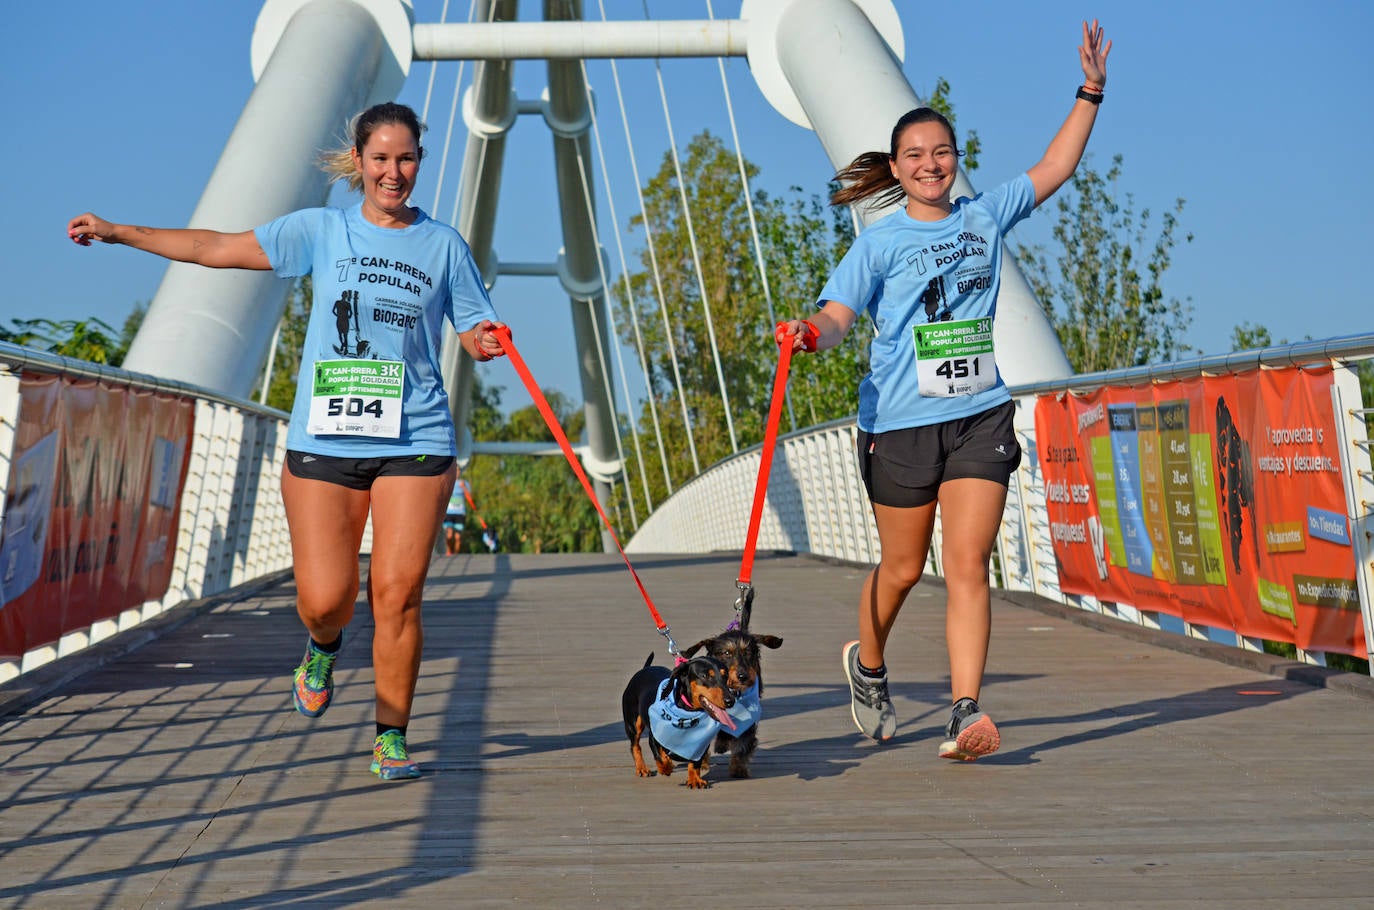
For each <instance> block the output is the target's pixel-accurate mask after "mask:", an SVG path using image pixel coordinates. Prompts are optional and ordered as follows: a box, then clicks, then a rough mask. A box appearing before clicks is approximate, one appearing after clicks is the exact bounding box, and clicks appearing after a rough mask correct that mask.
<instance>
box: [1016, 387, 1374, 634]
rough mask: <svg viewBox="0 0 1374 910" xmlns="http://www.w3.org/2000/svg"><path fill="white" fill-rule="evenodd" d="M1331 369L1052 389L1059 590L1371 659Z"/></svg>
mask: <svg viewBox="0 0 1374 910" xmlns="http://www.w3.org/2000/svg"><path fill="white" fill-rule="evenodd" d="M1332 383H1333V374H1332V371H1331V369H1330V367H1322V368H1317V369H1307V368H1298V367H1289V368H1284V369H1274V370H1256V371H1252V372H1249V373H1245V374H1241V375H1231V376H1216V377H1210V376H1209V377H1199V378H1196V379H1189V380H1178V381H1173V382H1165V383H1158V384H1155V385H1152V386H1143V387H1133V388H1112V387H1109V388H1103V389H1099V390H1097V391H1095V392H1093V393H1092V394H1089V395H1086V396H1081V397H1080V396H1076V395H1068V394H1061V395H1058V396H1042V397H1041V398H1040V399H1039V400H1038V401H1037V403H1036V408H1035V429H1036V445H1037V451H1038V455H1039V462H1040V469H1041V471H1042V472H1043V476H1044V480H1045V490H1046V500H1047V505H1048V510H1049V518H1050V532H1051V538H1052V540H1053V543H1054V553H1055V559H1056V562H1057V563H1058V570H1059V586H1060V589H1061V590H1063V591H1064V592H1066V593H1070V594H1086V595H1091V596H1094V597H1096V598H1098V599H1099V600H1103V601H1110V602H1113V603H1125V604H1131V605H1133V606H1135V607H1138V608H1140V609H1143V610H1155V611H1160V612H1163V613H1168V614H1171V615H1174V616H1178V617H1180V618H1182V619H1184V620H1186V621H1188V622H1191V623H1197V624H1199V625H1207V626H1215V627H1220V628H1229V629H1234V630H1235V631H1236V632H1238V633H1240V634H1241V635H1245V636H1252V637H1258V638H1265V639H1269V640H1271V641H1285V642H1291V643H1293V644H1295V645H1297V646H1298V647H1300V648H1304V649H1309V650H1315V651H1331V652H1337V653H1344V654H1358V655H1360V656H1363V655H1364V654H1366V653H1368V652H1367V651H1366V650H1365V645H1364V635H1365V631H1364V628H1363V621H1362V617H1361V615H1360V604H1359V594H1358V591H1357V588H1356V582H1355V556H1354V551H1353V550H1352V548H1351V539H1350V522H1349V520H1348V518H1347V513H1346V501H1345V492H1344V479H1343V477H1342V474H1341V464H1340V457H1339V452H1338V451H1337V445H1338V443H1337V436H1336V417H1335V414H1334V413H1333V409H1332V403H1331V387H1332Z"/></svg>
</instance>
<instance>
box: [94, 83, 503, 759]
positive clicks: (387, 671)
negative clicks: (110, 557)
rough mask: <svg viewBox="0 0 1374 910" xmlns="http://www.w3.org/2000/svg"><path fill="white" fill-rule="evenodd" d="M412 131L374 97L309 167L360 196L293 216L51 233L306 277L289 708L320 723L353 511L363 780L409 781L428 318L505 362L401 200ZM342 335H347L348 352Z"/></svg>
mask: <svg viewBox="0 0 1374 910" xmlns="http://www.w3.org/2000/svg"><path fill="white" fill-rule="evenodd" d="M423 130H424V127H423V125H422V124H421V123H420V121H419V118H417V117H416V116H415V112H414V111H413V110H411V109H410V108H409V107H406V106H405V105H402V104H395V103H390V102H388V103H385V104H379V105H375V106H373V107H371V108H369V109H367V110H366V111H364V112H363V113H361V114H360V115H358V116H357V117H356V118H354V120H353V123H352V124H351V129H350V132H351V140H352V141H351V144H350V146H348V147H346V148H343V149H340V150H338V151H336V152H333V153H331V154H330V155H328V156H327V157H326V158H325V160H324V167H325V169H326V170H327V171H328V172H329V173H330V175H331V179H333V180H339V179H342V180H345V181H346V182H347V183H348V185H349V187H350V188H351V189H353V190H356V191H359V192H361V194H362V199H361V200H360V201H359V202H358V203H356V204H354V205H352V206H350V207H348V208H343V209H340V208H329V207H326V208H312V209H302V210H300V211H296V212H291V213H289V214H286V215H283V216H282V217H280V218H278V219H276V220H275V221H272V222H270V223H268V224H265V225H262V226H261V227H258V228H257V229H255V230H251V231H244V232H242V233H235V234H226V233H221V232H218V231H210V230H201V229H191V228H185V229H154V228H147V227H136V226H133V225H124V224H111V223H110V222H108V221H105V220H103V219H101V218H98V217H96V216H95V215H92V214H89V213H87V214H84V215H79V216H77V217H76V218H73V219H72V220H71V222H70V223H69V224H68V225H67V236H68V237H70V238H71V239H72V240H73V241H75V242H76V243H78V244H81V245H82V246H89V245H90V244H91V242H92V241H95V240H99V241H101V242H103V243H122V244H124V245H126V246H131V247H134V248H135V249H140V250H145V251H147V252H150V253H153V254H155V255H158V256H163V257H165V258H167V259H173V260H177V261H179V262H193V263H197V264H199V265H204V266H209V267H211V268H239V269H259V270H267V269H271V270H273V271H274V272H276V274H277V275H279V276H280V277H282V278H295V277H299V276H302V275H311V276H313V290H314V300H313V305H312V307H311V315H310V323H309V326H308V328H307V330H306V337H305V344H304V348H303V350H302V356H301V365H300V372H299V378H298V380H297V387H296V397H295V403H294V405H293V407H292V410H291V422H290V425H289V428H288V430H287V455H286V464H285V466H284V468H283V470H282V478H281V487H282V501H283V503H284V505H285V507H286V517H287V523H288V525H289V527H290V531H291V556H292V563H293V567H294V569H295V578H296V590H297V600H296V609H297V612H298V613H299V614H300V618H301V622H302V623H304V625H305V628H306V630H307V632H308V633H309V641H308V642H307V644H306V650H305V656H304V657H303V658H302V660H301V664H300V666H298V667H297V668H296V671H295V676H294V679H293V683H292V699H293V701H294V702H295V705H296V709H297V710H298V711H299V712H300V713H302V714H304V715H306V716H307V717H319V716H320V715H322V714H324V712H325V710H326V709H327V708H328V707H329V703H330V701H331V699H332V698H333V695H334V663H335V660H336V659H337V657H338V654H339V648H340V646H341V645H342V643H343V632H344V629H345V627H347V625H348V623H349V621H350V620H351V619H352V618H353V606H354V602H355V601H356V600H357V597H358V591H359V588H360V583H361V582H360V573H359V566H358V551H359V548H360V546H361V544H362V539H363V533H364V529H365V528H366V525H367V521H368V516H369V514H370V515H371V518H372V552H371V560H370V562H369V566H368V575H367V597H368V602H369V604H370V606H371V608H372V617H373V625H374V632H373V638H372V664H373V670H374V674H375V677H376V723H377V731H376V739H375V740H374V743H373V760H372V771H373V773H375V774H377V775H378V776H379V777H381V778H383V779H385V780H396V779H405V778H412V777H419V776H420V768H419V765H417V764H416V763H415V761H414V760H412V759H411V758H410V753H409V749H408V747H407V745H406V728H407V724H408V723H409V720H410V710H411V704H412V702H413V700H414V696H415V686H416V681H417V679H418V677H419V671H420V653H421V646H422V644H423V631H422V628H421V622H420V606H421V597H422V595H423V592H424V580H425V574H426V572H427V571H428V569H429V560H430V556H431V554H432V553H433V551H434V542H435V539H436V536H437V534H438V530H439V525H440V522H441V520H442V519H443V516H444V511H445V508H446V506H447V505H448V500H449V495H450V494H451V492H452V490H453V483H454V478H455V477H456V476H457V467H456V463H455V458H456V454H457V442H456V434H455V431H454V426H453V419H452V417H451V415H450V411H449V404H448V395H447V393H446V392H445V390H444V386H443V377H442V373H441V369H440V363H439V353H440V348H441V345H442V341H443V336H444V322H445V320H447V321H448V322H449V323H451V324H452V325H453V328H454V329H455V330H457V332H458V338H459V339H460V341H461V342H462V345H463V349H464V350H466V351H467V353H468V354H469V355H470V356H471V357H472V358H473V359H475V360H478V361H486V360H491V359H492V358H493V357H499V356H501V355H502V354H503V353H504V349H503V348H502V347H501V344H500V341H499V340H498V338H497V337H496V335H495V334H493V330H494V329H496V328H498V326H499V325H500V324H499V323H498V322H496V312H495V311H494V310H493V309H492V306H491V300H490V299H489V298H488V296H487V291H486V287H485V285H484V284H483V282H482V277H481V275H480V274H479V272H478V270H477V266H476V264H475V263H474V261H473V257H472V252H471V250H469V249H468V245H467V243H465V242H464V240H463V238H462V237H460V236H459V234H458V232H457V231H455V230H454V229H453V228H452V227H450V226H448V225H446V224H442V223H440V222H437V221H434V220H433V219H431V218H430V217H429V216H428V215H427V214H426V213H425V212H423V211H422V210H420V209H419V208H416V207H414V206H412V205H410V204H409V202H408V200H409V198H410V194H411V192H412V191H413V190H414V188H415V177H416V174H417V173H418V171H419V167H420V159H421V158H422V157H423V154H424V150H423V148H422V147H421V145H420V135H421V133H422V132H423ZM340 300H348V301H350V302H351V305H350V312H349V314H348V315H349V316H351V326H350V325H349V323H348V322H347V319H346V317H345V316H344V315H342V313H341V312H336V311H335V309H334V307H333V306H332V303H333V302H334V301H340ZM350 327H351V329H352V331H353V332H354V333H355V334H356V336H357V337H356V338H355V340H354V344H353V345H352V347H351V348H350V346H349V345H348V343H347V333H348V331H349V329H350ZM336 337H337V338H338V339H340V340H341V342H342V343H341V344H337V345H336V344H334V343H333V342H334V340H335V338H336Z"/></svg>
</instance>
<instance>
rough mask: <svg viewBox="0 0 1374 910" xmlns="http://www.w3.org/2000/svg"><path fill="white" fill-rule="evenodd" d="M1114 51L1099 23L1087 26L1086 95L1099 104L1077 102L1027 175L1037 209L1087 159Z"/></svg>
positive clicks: (1081, 55) (1083, 55)
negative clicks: (1111, 53) (1092, 97)
mask: <svg viewBox="0 0 1374 910" xmlns="http://www.w3.org/2000/svg"><path fill="white" fill-rule="evenodd" d="M1111 49H1112V43H1111V42H1110V41H1104V39H1103V35H1102V27H1101V26H1100V25H1098V24H1097V20H1096V19H1094V20H1093V23H1092V25H1088V23H1087V22H1084V23H1083V43H1082V44H1080V45H1079V46H1078V60H1079V63H1081V64H1082V65H1083V87H1082V93H1083V94H1088V95H1095V96H1096V101H1093V100H1089V99H1085V98H1083V97H1082V96H1081V95H1080V96H1079V97H1078V98H1076V99H1074V102H1073V108H1072V109H1071V110H1070V111H1069V116H1068V117H1067V118H1066V119H1065V120H1064V125H1063V126H1061V127H1060V128H1059V132H1058V133H1056V134H1055V136H1054V139H1052V140H1051V141H1050V147H1049V148H1047V149H1046V150H1045V156H1044V157H1043V158H1041V159H1040V160H1039V161H1037V162H1036V163H1035V164H1034V165H1033V166H1032V167H1031V168H1030V170H1028V171H1027V173H1028V174H1029V175H1030V179H1031V184H1032V185H1033V186H1034V187H1035V204H1036V205H1039V204H1040V203H1042V202H1044V201H1045V200H1046V199H1048V198H1050V197H1051V196H1053V195H1054V193H1055V191H1056V190H1058V189H1059V188H1060V187H1061V186H1063V185H1064V182H1065V181H1067V180H1068V179H1069V178H1070V177H1072V176H1073V172H1074V170H1075V169H1077V167H1078V162H1079V161H1080V160H1082V158H1083V150H1084V149H1086V148H1087V147H1088V136H1090V135H1092V131H1093V123H1094V122H1096V120H1097V107H1098V103H1100V102H1101V100H1102V90H1103V89H1104V88H1105V87H1106V85H1107V54H1108V53H1109V52H1110V51H1111Z"/></svg>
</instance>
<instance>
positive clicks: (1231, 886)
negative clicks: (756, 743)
mask: <svg viewBox="0 0 1374 910" xmlns="http://www.w3.org/2000/svg"><path fill="white" fill-rule="evenodd" d="M737 562H738V557H734V556H731V555H729V554H718V555H708V556H700V555H697V556H683V557H670V556H648V557H640V558H639V559H638V560H637V561H636V568H637V570H638V571H639V572H640V574H641V576H642V577H643V578H644V581H645V583H646V585H647V586H648V587H649V590H650V592H651V593H652V594H653V596H654V599H655V603H656V605H657V606H658V608H659V610H660V611H661V612H662V613H663V615H664V617H665V618H666V619H667V620H668V622H669V623H670V624H671V625H672V627H673V632H674V636H675V637H676V638H677V640H678V642H679V644H680V645H683V646H685V645H688V644H691V643H692V642H694V641H696V640H697V639H698V638H701V637H705V636H706V635H708V634H710V633H711V632H713V631H715V630H717V629H719V628H721V627H723V626H724V624H725V623H726V622H727V621H728V620H729V619H730V617H731V609H730V607H731V603H732V602H733V598H734V594H735V591H734V585H733V578H734V573H735V570H736V568H737ZM863 574H864V570H863V569H862V568H858V567H854V566H847V565H842V564H836V563H833V562H823V561H818V560H812V559H807V558H804V557H790V556H764V557H761V558H760V559H759V561H758V562H757V564H756V566H755V571H754V583H755V585H756V587H757V589H758V600H757V601H756V608H755V621H754V625H755V628H756V630H758V631H761V632H771V633H773V634H777V635H781V636H782V637H783V638H784V644H783V647H782V648H781V649H780V650H778V651H769V652H766V653H765V658H764V660H765V677H766V681H767V688H766V692H765V695H764V709H765V718H764V721H763V724H762V726H761V728H760V733H761V747H760V751H759V754H758V756H757V758H756V760H755V763H754V772H755V777H754V779H752V780H743V781H739V780H730V779H728V778H726V777H725V769H724V767H723V759H721V760H719V761H720V762H721V764H720V765H719V766H718V767H717V768H716V770H715V771H713V772H712V774H711V777H712V779H713V780H715V781H717V782H716V785H715V786H714V787H712V788H711V789H710V790H706V791H691V790H689V789H688V788H686V787H685V786H684V785H683V783H684V781H685V779H686V776H685V773H683V772H682V771H678V772H677V773H676V774H674V775H673V776H671V777H669V778H667V779H663V778H651V779H647V780H641V779H639V778H637V777H636V776H635V774H634V770H633V765H632V763H631V759H630V755H629V749H628V744H627V743H626V742H625V739H624V735H623V732H622V730H621V719H620V717H619V710H620V709H619V700H620V692H621V690H622V689H623V687H624V685H625V681H626V680H627V679H628V678H629V675H630V674H631V673H632V672H634V670H635V669H637V668H638V667H639V666H640V665H642V664H643V662H644V659H645V656H646V655H648V654H649V653H650V652H651V651H652V652H654V653H655V655H656V658H657V660H658V661H659V662H662V663H667V657H666V654H665V650H664V647H663V645H664V641H663V639H662V637H661V636H659V635H658V634H657V632H656V631H655V629H654V626H653V623H652V621H651V620H650V617H649V615H648V612H647V611H646V610H645V608H644V605H643V603H642V602H641V601H640V600H639V597H638V593H637V591H636V590H635V588H634V586H633V582H632V580H631V579H630V578H629V576H628V573H627V572H626V571H625V569H624V566H623V565H622V564H621V563H620V561H619V557H618V556H616V557H612V556H602V555H575V556H568V555H551V556H523V555H506V554H498V555H496V556H458V557H450V558H444V559H441V560H439V561H438V562H436V565H435V568H434V571H433V572H432V574H431V579H430V584H429V587H428V591H427V603H426V607H425V629H426V643H425V662H424V665H423V667H422V670H421V679H420V683H419V688H418V693H417V698H416V703H415V717H414V719H413V720H412V723H411V728H410V739H411V742H412V744H413V751H414V752H415V754H416V757H417V758H418V759H419V760H420V761H421V763H422V764H423V766H424V768H425V771H426V775H425V777H424V778H422V779H421V780H419V781H414V782H406V783H384V782H379V781H377V780H376V778H375V777H373V776H372V775H371V774H370V773H368V762H369V758H370V755H369V751H370V747H371V740H372V717H371V713H372V691H371V687H372V671H371V667H370V639H371V628H370V618H369V616H368V615H367V610H366V608H365V606H360V608H359V612H358V616H357V618H356V620H355V622H354V625H353V627H352V628H351V629H350V630H349V637H348V639H347V641H346V643H345V646H344V652H343V655H342V657H341V658H340V662H339V665H338V672H337V681H338V694H337V699H336V702H335V704H334V705H333V706H331V708H330V711H329V714H328V715H326V716H325V717H324V718H320V719H318V720H314V721H312V720H309V719H307V718H303V717H301V716H299V715H297V714H296V713H295V712H294V711H293V710H292V709H291V705H290V697H289V694H288V691H289V690H288V686H289V680H290V672H291V669H292V668H293V667H294V666H295V663H296V661H297V660H298V659H299V656H300V651H301V648H302V646H303V640H302V639H303V635H302V632H301V629H300V624H299V621H298V620H297V619H296V617H295V611H294V606H293V602H292V592H291V586H290V581H289V579H287V580H285V581H282V582H280V583H279V584H277V585H276V586H275V587H273V588H270V589H267V590H263V591H259V592H257V593H256V594H254V595H253V596H252V597H246V598H245V599H244V600H242V601H236V602H227V603H223V604H221V605H219V606H218V607H216V608H215V609H214V610H212V611H209V612H206V613H204V614H203V615H200V616H197V617H195V618H194V619H191V620H189V621H186V622H184V623H181V624H179V625H174V626H173V627H171V628H170V630H169V631H168V632H167V633H166V634H164V635H163V636H162V637H160V638H158V639H156V640H155V641H152V642H150V643H148V644H146V645H144V646H142V647H141V648H139V649H138V650H136V651H133V652H132V653H128V654H125V655H123V656H120V657H118V658H117V659H115V660H113V661H112V662H110V663H108V664H106V665H104V666H99V667H94V668H93V669H91V671H90V672H88V673H86V674H84V675H81V676H79V677H77V678H75V679H72V680H70V681H69V682H67V683H66V684H64V685H63V686H62V687H61V688H60V689H58V690H56V691H53V692H51V693H49V694H48V695H47V696H46V697H45V698H44V699H43V700H42V701H41V702H39V703H38V704H36V705H34V706H33V707H32V708H31V709H30V710H28V711H26V712H25V713H23V714H20V715H16V716H11V717H8V718H5V719H4V720H0V800H3V811H2V812H0V836H3V840H4V851H5V852H4V854H3V857H4V858H3V860H2V861H0V862H3V866H2V867H0V868H3V869H4V875H3V876H0V906H6V907H11V906H12V907H42V908H50V907H51V908H59V910H60V908H64V907H82V908H91V907H126V906H168V907H211V906H213V907H225V906H266V905H272V906H281V905H301V906H349V907H384V906H391V905H392V904H393V902H394V901H402V902H404V903H406V904H409V905H421V906H423V905H424V904H425V903H426V902H428V903H430V904H432V905H433V906H436V907H447V906H458V905H462V906H465V907H487V906H501V907H508V906H510V905H511V904H512V903H521V904H526V905H532V906H547V907H554V906H557V907H560V908H561V907H581V906H593V905H595V906H609V907H643V906H647V905H649V904H651V903H652V904H654V905H656V906H660V907H693V908H697V907H700V906H702V905H703V904H706V905H714V904H720V903H722V902H725V901H728V902H729V903H730V904H731V905H741V906H753V907H760V908H769V907H798V908H801V907H823V906H826V907H828V906H860V905H862V906H868V907H895V906H902V907H912V906H936V905H940V906H946V905H949V904H951V903H958V904H959V905H961V906H964V907H984V906H986V907H991V906H1007V905H1012V906H1016V907H1019V908H1033V907H1061V906H1064V905H1069V904H1075V903H1077V904H1080V905H1083V906H1103V905H1106V904H1108V903H1110V904H1111V906H1112V907H1113V910H1125V908H1130V907H1150V908H1164V907H1180V906H1195V905H1198V904H1202V903H1206V904H1207V905H1208V906H1209V907H1212V908H1226V907H1237V908H1239V907H1245V908H1247V910H1248V908H1255V907H1266V906H1269V907H1279V906H1283V907H1301V906H1322V907H1329V906H1332V905H1333V904H1334V905H1338V906H1355V905H1360V904H1361V903H1362V902H1363V905H1366V906H1374V899H1371V897H1370V894H1369V892H1370V890H1371V876H1370V875H1369V873H1368V869H1370V868H1374V787H1371V786H1370V785H1369V771H1368V756H1369V755H1371V754H1374V712H1371V710H1370V708H1371V701H1370V700H1369V699H1368V698H1365V697H1361V696H1360V695H1358V694H1356V695H1352V694H1351V693H1350V692H1349V691H1336V690H1332V689H1323V688H1318V687H1315V686H1312V685H1310V684H1308V683H1307V682H1303V681H1295V680H1290V679H1283V678H1277V677H1275V676H1272V675H1267V674H1266V673H1264V672H1261V671H1260V670H1258V669H1254V668H1247V667H1246V666H1243V665H1242V666H1235V665H1230V664H1223V663H1220V662H1218V661H1215V660H1211V659H1208V658H1207V657H1206V656H1203V655H1200V654H1198V653H1189V652H1188V651H1187V650H1180V649H1179V648H1178V647H1177V646H1176V645H1177V643H1176V642H1167V640H1164V639H1158V640H1156V639H1153V638H1150V637H1149V636H1143V637H1142V636H1140V635H1139V634H1138V633H1133V634H1132V636H1130V637H1125V636H1120V635H1114V634H1111V633H1110V632H1104V631H1101V630H1098V629H1096V628H1092V627H1091V626H1089V625H1083V624H1080V623H1078V622H1075V621H1071V620H1070V619H1066V618H1063V617H1061V616H1059V615H1056V613H1055V611H1054V610H1053V609H1049V608H1047V609H1045V610H1038V609H1034V608H1031V607H1028V606H1027V605H1026V604H1025V602H1024V597H1022V596H1020V595H1018V597H1017V598H1015V599H1013V598H1003V597H998V598H997V599H996V600H995V603H994V637H993V648H992V654H991V657H990V660H989V673H988V679H987V684H986V687H985V690H984V697H983V703H984V706H985V707H986V708H987V709H988V710H989V711H990V712H992V714H993V716H994V717H995V718H996V719H997V720H998V723H999V725H1000V727H1001V729H1002V733H1003V749H1002V750H1001V751H1000V752H998V753H997V754H995V755H993V756H990V757H988V758H987V759H984V760H983V761H980V762H977V763H973V764H968V765H963V764H954V763H949V762H944V761H941V760H940V759H938V758H936V756H935V749H936V746H937V745H938V743H939V740H940V738H941V736H942V732H943V725H944V722H945V720H946V719H947V712H948V692H947V688H946V686H947V667H946V660H945V655H944V644H943V621H944V617H943V603H944V601H943V593H944V592H943V588H942V586H941V584H940V583H939V582H938V580H929V581H925V582H923V583H922V584H921V585H920V586H919V587H918V589H917V590H916V591H915V592H914V593H913V596H912V598H911V600H910V601H909V602H908V604H907V606H906V608H905V610H904V612H903V615H902V617H901V620H900V622H899V623H898V625H897V628H896V631H895V632H894V634H893V637H892V640H891V643H890V645H889V652H888V662H889V667H890V669H891V673H892V694H893V699H894V703H895V705H896V708H897V711H898V715H899V721H900V723H899V727H898V736H897V739H896V740H895V741H894V742H893V743H891V744H888V745H885V746H878V745H876V744H874V743H871V742H869V741H867V740H865V739H864V738H863V737H862V736H860V735H859V734H858V733H857V732H856V731H855V730H854V728H853V724H852V721H851V719H850V716H849V708H848V694H847V687H846V684H845V681H844V679H843V676H842V674H841V672H840V661H839V651H840V646H841V645H842V644H843V643H844V642H845V641H846V640H848V639H849V638H851V637H852V636H853V627H854V620H855V612H856V601H857V592H858V586H859V583H860V582H861V581H862V577H863ZM1013 600H1016V601H1020V602H1013ZM1160 641H1165V643H1166V644H1169V645H1171V646H1169V647H1165V646H1162V645H1161V644H1160V643H1159V642H1160ZM181 664H191V665H192V666H190V667H185V666H178V665H181ZM1256 666H1259V664H1256ZM1353 688H1354V689H1355V690H1361V687H1360V686H1359V685H1356V686H1354V687H1353Z"/></svg>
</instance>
